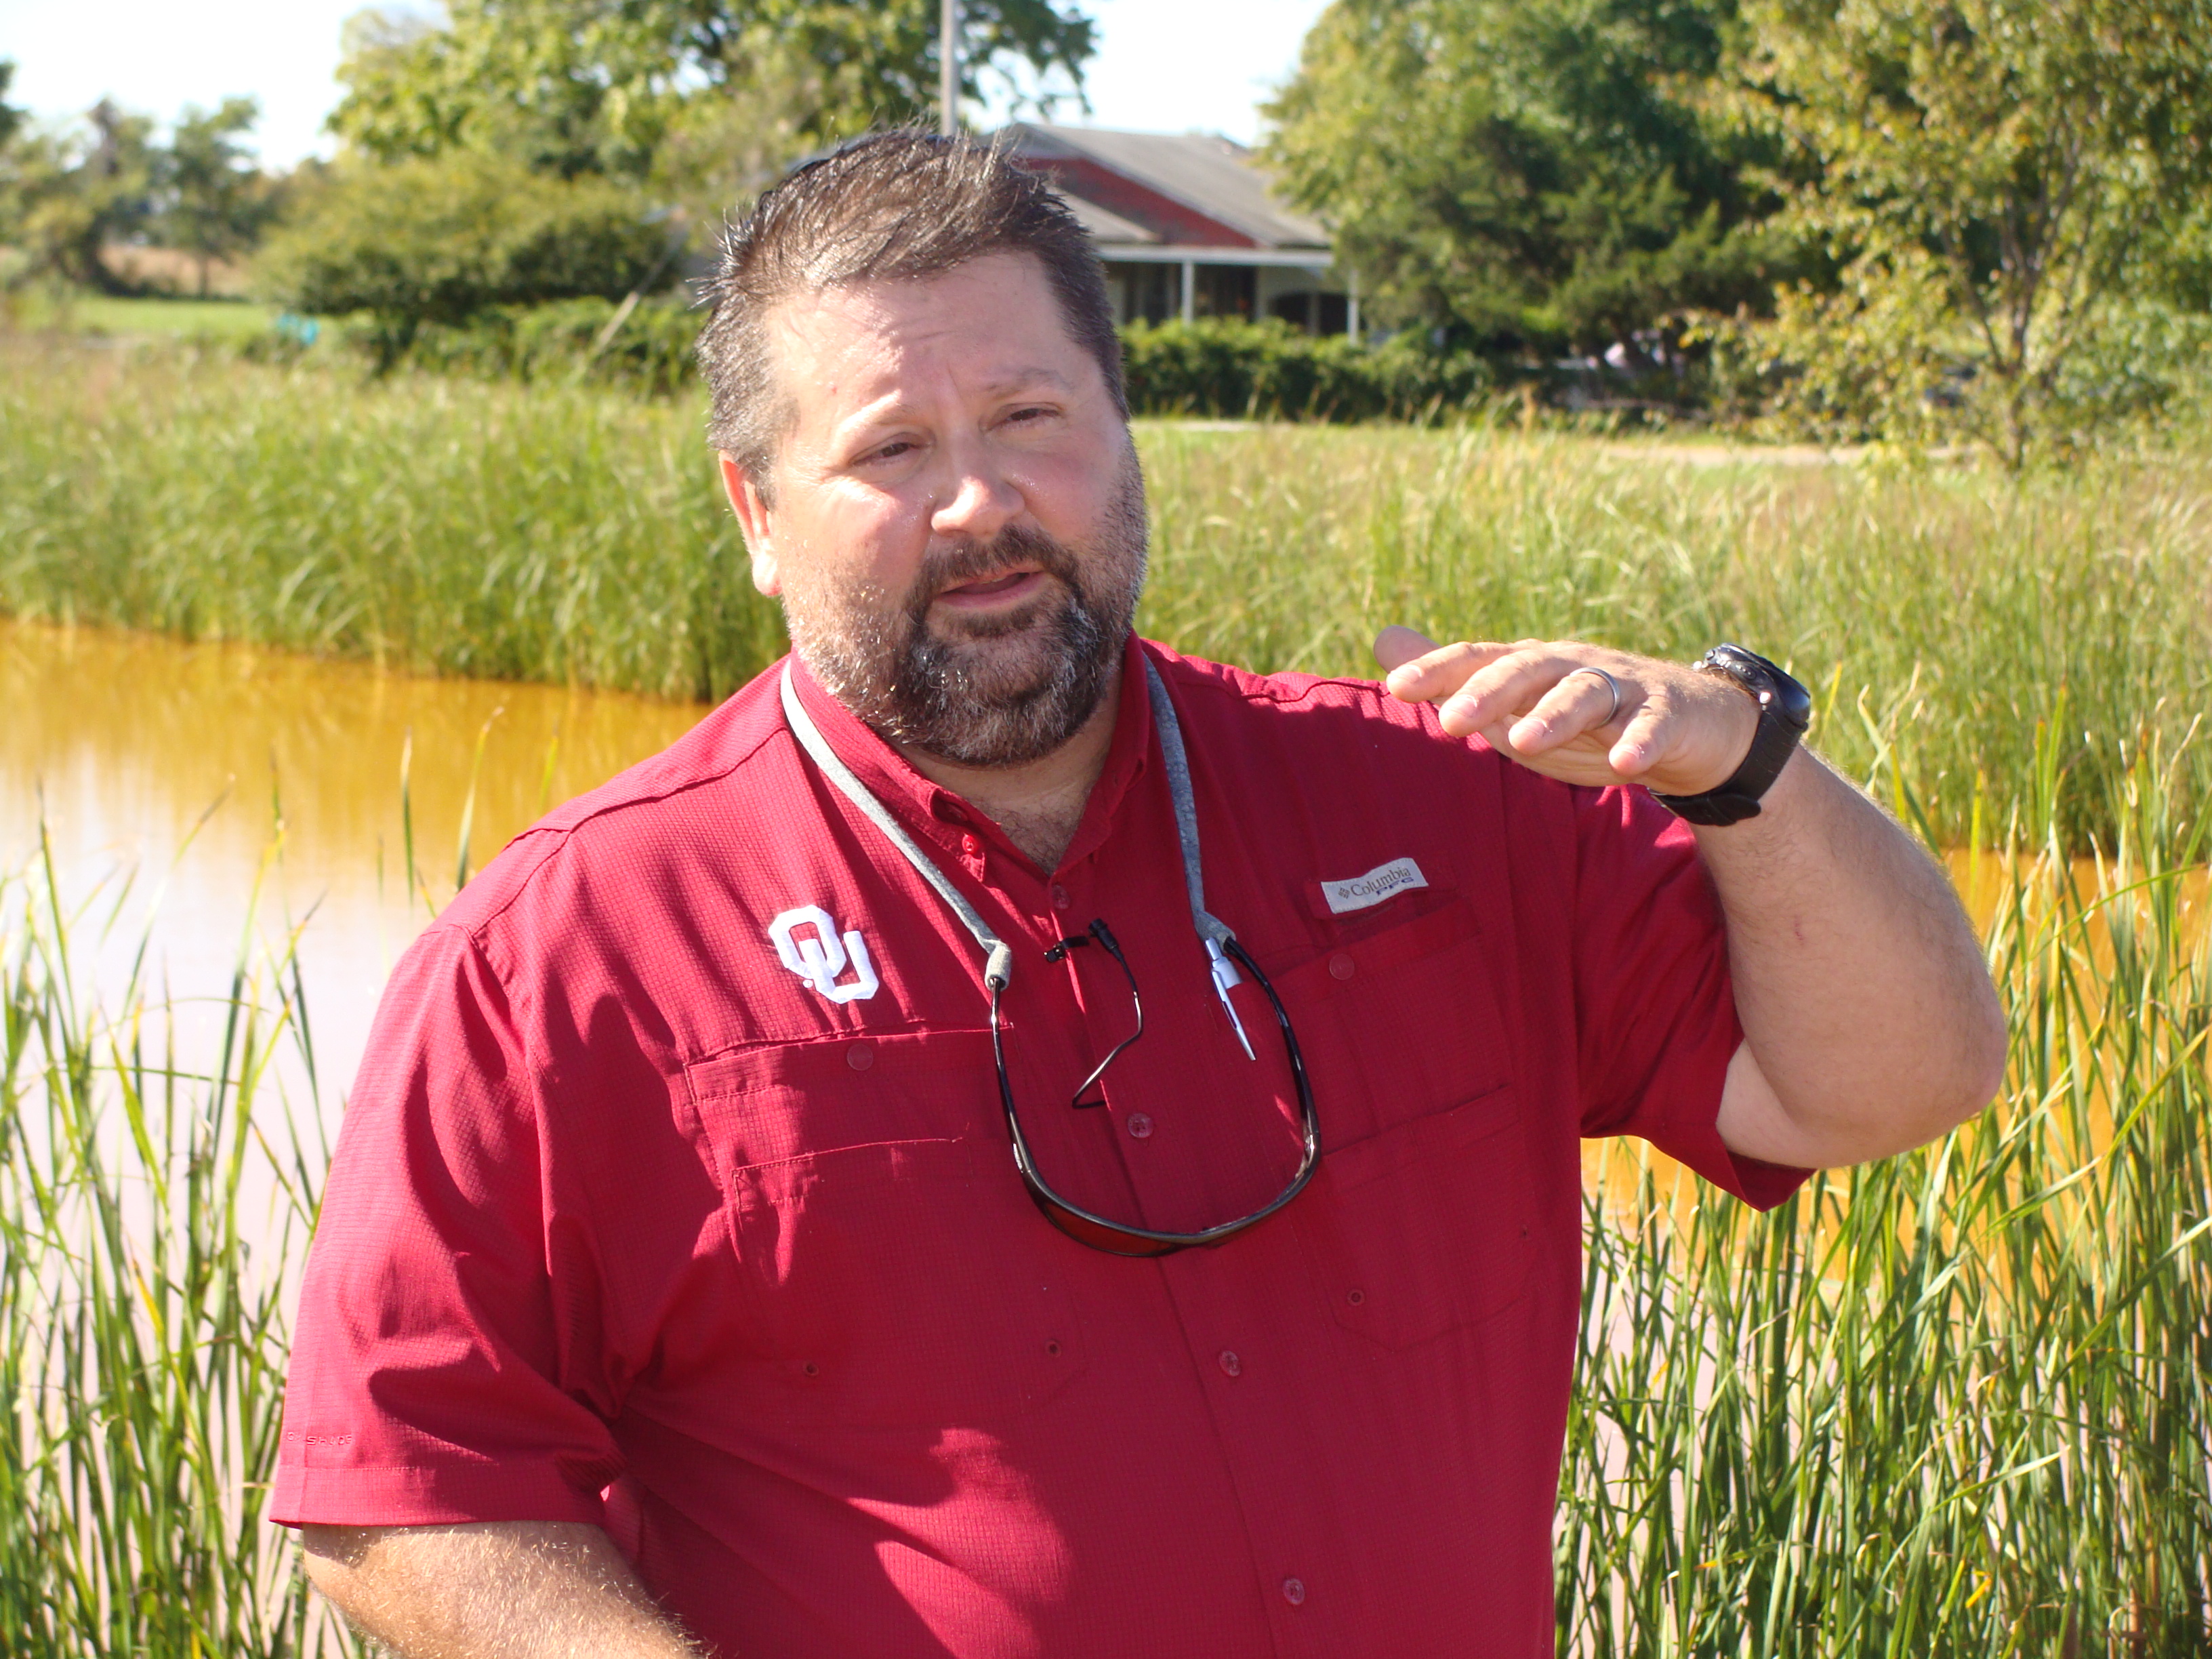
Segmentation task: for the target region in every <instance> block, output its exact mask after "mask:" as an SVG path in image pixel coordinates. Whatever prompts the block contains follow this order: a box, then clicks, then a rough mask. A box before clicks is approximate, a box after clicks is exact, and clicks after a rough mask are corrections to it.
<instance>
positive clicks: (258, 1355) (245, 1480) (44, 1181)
mask: <svg viewBox="0 0 2212 1659" xmlns="http://www.w3.org/2000/svg"><path fill="white" fill-rule="evenodd" d="M130 899H131V890H130V889H129V887H128V885H127V884H125V885H124V886H121V887H118V888H113V889H110V890H107V891H106V892H104V893H98V894H95V895H94V896H93V897H92V898H91V899H90V900H89V901H87V902H81V903H80V904H78V905H77V906H76V907H75V908H68V907H65V906H64V903H63V902H61V901H60V900H59V898H58V895H57V890H56V886H55V884H54V881H53V878H52V868H51V866H46V865H42V866H38V867H36V868H34V869H33V870H32V871H31V872H27V873H25V874H21V875H17V876H11V877H7V878H0V1002H3V1003H4V1012H5V1018H4V1023H0V1399H4V1402H5V1417H4V1422H0V1632H5V1635H4V1636H0V1650H4V1651H5V1652H6V1653H7V1654H9V1656H11V1659H111V1656H112V1659H120V1656H125V1655H132V1656H146V1659H198V1656H213V1655H223V1656H229V1659H280V1656H281V1659H295V1656H299V1655H302V1654H313V1653H316V1652H318V1651H324V1650H328V1651H331V1652H337V1651H339V1650H341V1649H342V1648H344V1647H346V1645H347V1644H343V1642H342V1641H341V1640H337V1639H334V1640H333V1641H332V1642H331V1644H329V1646H328V1647H327V1649H325V1644H324V1641H323V1637H324V1634H325V1630H326V1629H327V1628H328V1627H329V1626H330V1624H331V1621H330V1620H329V1618H328V1615H327V1613H325V1612H324V1611H323V1610H322V1609H321V1608H319V1607H315V1606H313V1605H312V1604H311V1603H310V1601H309V1600H308V1598H307V1595H306V1594H305V1592H304V1590H303V1589H302V1587H301V1584H300V1583H299V1582H297V1575H296V1573H295V1568H294V1564H293V1561H292V1552H291V1550H290V1549H289V1547H288V1546H287V1545H286V1544H284V1543H283V1540H282V1535H281V1534H278V1533H277V1532H276V1530H275V1529H274V1528H271V1527H270V1525H269V1524H268V1523H267V1522H265V1521H264V1518H263V1516H264V1510H265V1508H266V1498H267V1484H268V1481H269V1478H270V1470H271V1468H273V1466H274V1462H275V1457H276V1444H277V1435H278V1431H279V1427H280V1424H279V1413H280V1408H281V1402H282V1395H283V1353H284V1348H285V1341H286V1335H285V1321H284V1318H283V1312H282V1304H283V1291H284V1289H285V1279H286V1274H287V1272H288V1270H289V1264H295V1263H296V1261H298V1259H299V1257H300V1255H301V1253H302V1252H303V1250H304V1247H305V1243H306V1239H307V1231H308V1229H309V1226H310V1225H311V1223H312V1219H313V1214H314V1205H315V1194H316V1189H317V1186H318V1183H319V1176H320V1171H321V1169H322V1166H323V1164H324V1163H325V1159H326V1156H327V1153H326V1149H325V1147H324V1146H322V1145H321V1143H320V1139H319V1136H318V1135H317V1133H316V1130H315V1127H314V1126H315V1125H316V1123H317V1121H318V1119H317V1115H316V1112H315V1109H314V1105H313V1100H312V1099H308V1100H304V1101H303V1100H299V1099H293V1100H290V1101H287V1100H286V1099H285V1098H283V1096H282V1095H281V1093H280V1092H279V1091H278V1090H277V1089H276V1086H275V1085H274V1084H273V1082H272V1068H273V1066H274V1065H275V1062H276V1059H277V1056H278V1055H279V1054H280V1052H285V1053H291V1054H298V1055H300V1056H302V1057H304V1062H305V1063H304V1067H303V1071H304V1075H306V1076H307V1078H308V1079H309V1080H310V1085H311V1086H312V1079H313V1045H312V1043H311V1042H309V1041H308V1036H307V1026H306V1014H305V1010H304V1009H303V1007H302V1006H301V1003H300V1000H299V996H298V989H299V980H298V975H297V973H296V971H295V969H294V966H293V964H292V963H291V962H290V961H289V959H288V958H287V959H278V960H275V961H261V962H241V963H240V971H239V973H238V975H237V976H236V977H235V978H234V981H232V982H231V983H230V984H229V985H228V986H227V987H213V986H210V987H191V990H192V991H193V992H197V993H199V994H202V995H203V996H204V998H205V1000H204V1002H201V1003H199V1004H197V1005H195V1004H191V1003H188V1002H187V1003H172V1002H169V1001H167V1000H166V999H165V998H164V997H163V995H162V994H161V992H160V991H159V990H158V989H157V988H156V987H153V986H151V985H149V983H148V982H147V981H146V980H145V979H144V978H143V977H142V976H141V975H142V973H143V972H144V971H146V970H149V969H150V968H151V964H150V963H147V962H146V961H144V959H143V953H142V957H141V959H140V960H139V961H138V962H137V963H135V964H133V966H132V969H131V972H130V974H129V975H128V977H127V979H126V981H125V982H124V983H123V984H122V985H121V986H120V987H117V988H113V989H112V991H111V999H112V1000H107V1001H106V1002H103V1001H102V1000H101V999H100V996H99V995H98V994H96V992H95V991H94V961H95V958H96V957H98V956H100V954H101V946H102V944H103V942H105V943H106V946H107V950H108V951H109V952H110V953H112V951H113V950H114V948H115V945H116V943H117V941H118V939H122V940H125V941H127V939H128V938H129V932H128V927H129V924H128V922H127V921H123V918H124V916H125V909H126V904H127V903H128V902H129V901H130ZM241 920H243V919H241ZM118 922H120V923H121V924H122V925H121V927H120V928H118ZM248 931H249V932H250V930H248ZM210 1013H211V1023H212V1025H213V1028H214V1042H213V1043H212V1044H211V1046H210V1054H209V1058H208V1060H183V1059H180V1057H179V1056H180V1050H179V1041H178V1033H179V1029H180V1028H188V1029H192V1030H197V1029H198V1028H200V1027H201V1026H204V1025H205V1024H209V1023H210ZM295 1130H296V1131H298V1132H297V1133H295ZM303 1137H304V1139H303Z"/></svg>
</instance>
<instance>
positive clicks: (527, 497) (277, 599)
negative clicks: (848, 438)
mask: <svg viewBox="0 0 2212 1659" xmlns="http://www.w3.org/2000/svg"><path fill="white" fill-rule="evenodd" d="M0 361H4V363H5V367H6V370H7V374H6V381H5V386H4V389H0V611H5V612H8V613H12V614H15V615H19V616H27V617H54V618H70V619H76V620H81V621H86V622H97V623H121V624H124V625H127V626H131V627H137V628H149V629H161V630H164V631H167V632H171V633H175V634H179V635H185V636H188V637H194V638H216V637H220V638H230V639H245V640H252V641H262V642H266V643H270V644H274V645H282V646H288V647H296V648H300V649H305V650H310V651H316V652H323V653H341V654H346V655H355V656H367V657H374V658H377V659H381V660H384V661H387V662H390V663H392V664H393V665H396V666H402V667H406V668H410V669H415V670H420V671H430V672H439V673H466V674H479V675H488V676H493V677H499V678H520V679H533V680H548V681H554V682H574V683H580V684H592V685H601V686H612V687H622V688H625V689H629V690H641V691H646V692H649V693H653V694H656V695H660V696H676V697H701V698H715V697H720V696H723V695H725V694H726V693H727V692H728V691H729V690H732V688H733V687H735V686H736V685H738V684H741V683H743V681H744V680H745V679H746V678H749V677H750V675H751V674H752V673H754V672H755V671H757V669H758V668H759V667H760V666H762V665H763V664H764V663H766V662H767V661H769V659H772V658H773V657H774V656H775V654H776V653H778V652H780V651H781V648H782V634H781V625H780V621H779V618H778V617H777V615H776V613H775V608H774V607H773V606H772V605H769V604H768V603H766V602H765V601H763V600H762V599H760V598H759V597H758V596H757V595H756V594H754V593H753V592H752V591H751V587H750V582H749V581H748V580H747V578H746V573H745V568H744V556H743V550H742V548H741V547H740V545H739V543H738V538H737V536H736V533H735V531H734V528H733V526H732V522H731V520H730V516H729V513H728V511H727V509H726V507H725V506H724V505H723V503H722V502H721V501H720V498H719V495H718V493H717V486H716V484H715V482H714V476H713V470H712V468H711V466H710V465H708V456H707V454H706V452H705V450H704V448H703V446H702V441H701V437H700V434H701V428H702V411H701V410H699V409H698V408H697V407H695V406H693V405H691V404H684V403H678V404H640V403H637V402H635V401H633V400H631V399H629V398H624V397H622V396H620V395H617V394H614V393H610V392H604V391H593V390H589V389H584V388H578V387H574V386H554V385H544V384H540V385H533V386H515V385H512V384H482V383H477V382H471V381H467V380H457V379H451V378H445V377H435V376H424V377H421V378H409V377H406V376H399V377H395V378H393V379H392V380H387V381H384V382H375V383H364V382H362V381H361V380H357V379H354V378H349V377H348V376H346V375H344V374H337V373H333V372H331V370H329V369H327V368H295V369H292V370H289V371H288V370H282V369H276V368H258V367H255V366H251V365H244V364H240V363H236V362H227V361H222V360H220V359H216V358H208V359H204V360H203V359H195V358H192V357H191V356H180V355H178V354H175V353H169V354H159V353H138V354H125V353H118V352H114V351H108V352H103V353H91V354H88V353H86V352H84V351H82V350H81V349H70V348H68V347H66V346H61V345H54V344H47V345H44V346H40V345H35V344H31V343H24V342H21V341H18V342H15V343H12V344H10V343H6V342H0ZM1139 446H1140V448H1141V449H1142V452H1143V454H1144V458H1145V461H1146V466H1147V469H1148V471H1149V473H1150V477H1151V482H1152V507H1153V515H1154V521H1155V533H1154V560H1155V576H1154V580H1153V584H1152V591H1151V593H1150V596H1149V598H1148V599H1147V601H1146V608H1145V611H1144V614H1143V617H1142V618H1141V620H1142V623H1143V624H1144V626H1145V627H1146V629H1148V630H1149V631H1151V632H1152V633H1153V634H1155V635H1158V636H1160V637H1164V638H1165V639H1168V640H1170V641H1173V642H1174V643H1176V644H1177V645H1178V646H1180V647H1182V648H1184V649H1187V650H1190V651H1194V652H1197V653H1202V654H1207V655H1212V656H1217V657H1222V658H1226V659H1230V660H1232V661H1237V662H1242V663H1245V664H1249V665H1253V666H1255V667H1259V668H1262V669H1274V668H1285V667H1288V668H1304V669H1312V670H1316V671H1322V672H1332V673H1359V672H1366V671H1371V665H1370V662H1369V659H1368V656H1367V647H1368V643H1369V641H1370V640H1371V638H1372V636H1373V634H1374V631H1375V630H1376V629H1377V628H1378V627H1379V626H1381V625H1382V624H1383V623H1388V622H1400V621H1402V622H1411V623H1415V624H1417V625H1419V626H1421V627H1424V628H1425V629H1428V630H1429V631H1431V632H1432V633H1434V634H1436V635H1439V636H1440V637H1464V636H1474V637H1491V638H1514V637H1519V636H1521V635H1557V634H1577V635H1584V636H1586V637H1589V638H1591V639H1595V640H1600V641H1606V642H1607V643H1612V644H1616V645H1620V646H1623V647H1630V648H1635V649H1642V650H1646V651H1654V652H1661V653H1668V654H1672V655H1675V656H1686V655H1692V654H1694V653H1698V652H1699V651H1702V650H1703V649H1704V647H1705V646H1706V645H1708V644H1710V643H1711V642H1712V641H1715V640H1717V639H1721V638H1736V639H1740V640H1741V641H1745V642H1746V643H1748V644H1750V645H1752V646H1753V647H1756V648H1759V649H1761V650H1764V651H1765V652H1766V653H1768V654H1770V655H1772V656H1775V657H1778V658H1780V659H1787V660H1788V661H1790V663H1791V664H1792V665H1794V666H1795V667H1796V670H1797V671H1798V672H1799V674H1800V675H1801V677H1802V678H1806V679H1808V681H1810V682H1811V683H1813V684H1814V685H1815V687H1816V689H1817V690H1819V691H1820V694H1821V716H1820V720H1821V723H1820V728H1819V732H1818V737H1819V740H1820V743H1821V744H1823V746H1824V747H1825V748H1826V750H1828V752H1829V753H1831V754H1832V755H1833V756H1835V757H1837V758H1838V760H1840V761H1841V762H1842V763H1844V764H1845V765H1846V766H1848V767H1850V768H1851V769H1855V770H1859V771H1864V770H1865V769H1868V768H1869V767H1871V766H1872V765H1874V764H1875V761H1876V759H1877V757H1878V754H1879V744H1878V742H1877V739H1876V738H1875V732H1877V731H1878V730H1880V729H1881V728H1882V727H1883V726H1885V724H1887V725H1888V726H1891V727H1893V729H1894V730H1896V731H1898V732H1902V733H1905V734H1907V735H1909V738H1910V741H1911V754H1910V756H1909V757H1907V758H1908V760H1909V762H1910V763H1911V769H1912V771H1913V774H1914V775H1916V776H1917V777H1918V778H1920V779H1921V780H1922V781H1923V793H1924V796H1925V807H1926V811H1927V812H1928V815H1929V820H1930V822H1931V823H1933V824H1934V826H1935V827H1936V830H1937V833H1938V834H1939V835H1940V836H1942V838H1944V839H1945V840H1947V841H1948V842H1952V843H1954V844H1960V843H1963V842H1966V841H1967V840H1968V839H1970V837H1971V836H1972V835H1973V833H1974V829H1975V823H1976V821H1977V820H1976V815H1977V812H1979V813H1980V814H1981V818H1982V821H1983V822H1984V823H1987V824H2001V823H2002V822H2003V821H2004V819H2005V817H2006V815H2007V814H2008V813H2010V812H2013V811H2030V810H2031V808H2032V803H2033V800H2034V799H2035V787H2034V779H2035V775H2036V767H2037V764H2038V760H2037V757H2038V756H2039V754H2040V753H2042V752H2043V750H2045V748H2048V747H2050V746H2051V745H2053V744H2055V745H2056V753H2057V763H2058V764H2059V765H2060V766H2061V768H2062V769H2065V770H2067V771H2068V772H2069V774H2071V775H2073V776H2074V777H2075V780H2076V781H2078V782H2079V783H2080V784H2081V786H2082V787H2079V788H2075V789H2073V790H2070V791H2069V792H2068V793H2065V794H2064V795H2063V797H2062V798H2061V800H2060V804H2059V807H2058V810H2059V811H2060V813H2061V823H2060V834H2061V838H2062V840H2063V842H2065V844H2067V845H2068V846H2069V847H2070V848H2075V849H2077V850H2079V849H2081V848H2086V847H2087V846H2089V845H2091V844H2092V843H2093V842H2095V843H2100V844H2103V845H2106V846H2110V845H2111V844H2112V842H2113V840H2114V838H2115V837H2116V836H2117V835H2118V828H2119V826H2118V820H2117V819H2116V818H2115V817H2114V816H2113V809H2112V805H2111V803H2112V801H2113V800H2114V799H2117V796H2116V793H2115V790H2116V787H2117V786H2118V782H2119V781H2120V779H2121V776H2122V773H2123V767H2122V763H2121V750H2120V748H2119V744H2121V743H2122V742H2123V741H2133V740H2134V739H2136V738H2138V737H2142V738H2152V737H2156V738H2161V739H2163V740H2164V741H2166V742H2167V743H2168V744H2172V743H2174V742H2176V741H2178V739H2179V736H2180V734H2181V733H2182V732H2184V731H2185V729H2186V727H2187V726H2188V723H2189V721H2190V720H2191V718H2193V716H2194V714H2196V713H2197V711H2199V710H2201V709H2203V708H2206V707H2208V706H2212V525H2208V522H2207V518H2206V513H2205V502H2206V500H2207V496H2208V485H2212V454H2208V453H2204V452H2203V450H2201V449H2198V448H2192V449H2190V450H2188V451H2186V452H2185V453H2179V454H2172V455H2165V456H2158V457H2150V458H2128V457H2120V458H2107V459H2100V460H2096V461H2093V462H2085V463H2083V464H2081V465H2078V466H2076V467H2074V468H2072V469H2069V470H2066V471H2048V472H2043V473H2037V474H2033V475H2030V476H2028V477H2021V478H2015V477H2008V476H2006V475H2003V474H2001V473H1997V472H1994V471H1980V470H1975V469H1957V470H1946V469H1934V470H1929V469H1914V468H1911V467H1907V466H1904V465H1856V466H1814V467H1806V466H1796V467H1782V466H1774V465H1753V464H1727V465H1717V466H1686V465H1674V464H1668V463H1664V462H1662V461H1661V460H1657V459H1651V457H1652V456H1653V455H1654V453H1655V452H1653V451H1652V450H1650V448H1649V447H1644V448H1638V447H1635V446H1633V445H1619V446H1607V445H1605V444H1602V443H1600V442H1598V441H1594V440H1591V439H1588V438H1577V437H1566V436H1556V435H1554V436H1544V435H1535V436H1528V435H1522V434H1519V433H1517V432H1505V431H1495V430H1489V429H1483V428H1462V429H1460V430H1456V431H1428V432H1422V431H1413V430H1407V429H1402V428H1401V429H1392V428H1353V429H1346V428H1285V427H1267V428H1257V429H1254V430H1249V431H1226V432H1224V431H1206V430H1194V429H1192V428H1186V427H1177V426H1174V425H1164V426H1163V425H1148V426H1146V427H1144V428H1141V429H1140V433H1139ZM1656 453H1660V454H1664V453H1667V452H1656ZM1901 715H1909V716H1911V718H1910V719H1905V720H1901V721H1900V720H1898V719H1897V718H1896V717H1898V716H1901ZM2092 734H2094V735H2092ZM2187 753H2188V759H2187V760H2186V761H2185V763H2184V764H2183V767H2182V770H2181V773H2180V774H2179V775H2178V776H2177V777H2176V778H2175V779H2174V781H2173V783H2172V787H2173V790H2174V793H2175V796H2176V799H2177V801H2178V802H2179V806H2180V809H2181V810H2183V811H2187V812H2191V813H2193V812H2196V811H2200V810H2202V808H2203V805H2204V804H2205V802H2206V800H2207V799H2208V796H2212V752H2208V751H2207V750H2205V749H2203V748H2201V747H2200V748H2196V749H2191V750H2188V751H2187Z"/></svg>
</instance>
